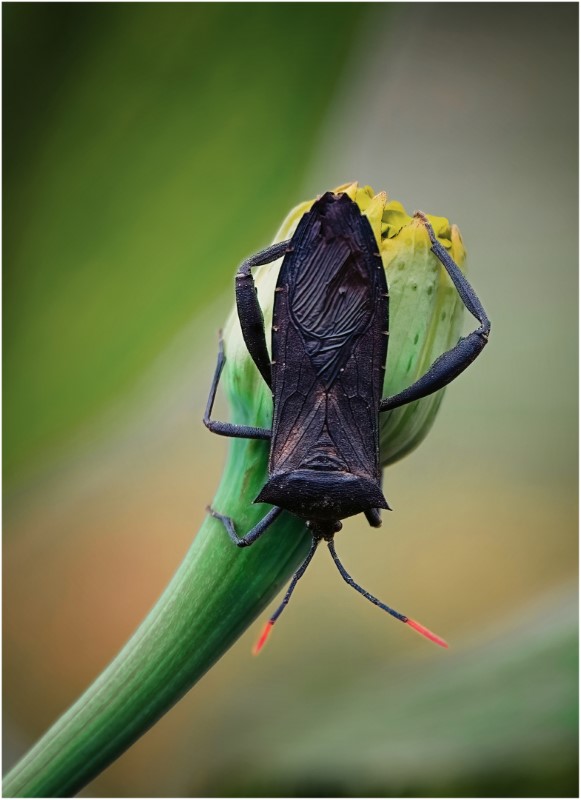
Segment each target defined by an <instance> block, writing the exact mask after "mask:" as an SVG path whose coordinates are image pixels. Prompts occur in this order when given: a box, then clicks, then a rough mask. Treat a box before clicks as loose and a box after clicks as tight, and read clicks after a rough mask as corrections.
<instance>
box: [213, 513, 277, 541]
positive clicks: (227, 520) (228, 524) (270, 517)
mask: <svg viewBox="0 0 581 800" xmlns="http://www.w3.org/2000/svg"><path fill="white" fill-rule="evenodd" d="M206 510H207V511H208V513H209V514H210V515H211V516H212V517H214V518H215V519H219V520H220V522H221V523H222V525H223V526H224V527H225V528H226V532H227V533H228V536H229V537H230V538H231V539H232V541H233V542H234V544H235V545H236V547H248V546H249V545H251V544H253V543H254V542H255V541H256V540H257V539H258V538H259V537H260V536H262V534H263V533H264V532H265V531H266V530H267V528H269V527H270V526H271V525H272V523H273V522H274V521H275V519H276V518H277V517H278V516H279V515H280V514H281V513H282V510H283V509H282V508H279V507H278V506H274V507H273V508H271V510H270V511H269V512H268V514H266V516H265V517H263V518H262V519H261V520H260V522H259V523H258V524H256V525H255V526H254V528H252V529H251V530H250V531H248V533H247V534H246V535H245V536H238V534H237V533H236V528H235V527H234V522H233V521H232V519H231V517H227V516H225V515H224V514H220V513H219V512H218V511H214V509H213V508H212V507H211V506H208V507H207V509H206Z"/></svg>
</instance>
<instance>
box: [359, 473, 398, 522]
mask: <svg viewBox="0 0 581 800" xmlns="http://www.w3.org/2000/svg"><path fill="white" fill-rule="evenodd" d="M381 486H382V488H383V470H382V471H381ZM387 510H388V511H391V506H390V505H389V503H388V504H387ZM363 513H364V514H365V518H366V519H367V522H369V524H370V525H371V527H372V528H381V509H380V508H368V509H367V511H364V512H363Z"/></svg>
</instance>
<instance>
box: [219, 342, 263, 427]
mask: <svg viewBox="0 0 581 800" xmlns="http://www.w3.org/2000/svg"><path fill="white" fill-rule="evenodd" d="M225 363H226V356H225V355H224V342H223V340H222V331H220V341H219V345H218V361H217V363H216V371H215V372H214V377H213V379H212V385H211V387H210V394H209V395H208V402H207V404H206V411H205V412H204V425H205V426H206V428H208V430H210V431H212V433H217V434H219V435H220V436H232V437H235V438H238V439H270V436H271V432H270V431H269V430H268V428H252V427H250V426H249V425H233V424H232V423H230V422H218V421H217V420H213V419H210V416H211V414H212V408H213V406H214V400H215V399H216V391H217V389H218V384H219V382H220V375H221V374H222V369H223V368H224V364H225Z"/></svg>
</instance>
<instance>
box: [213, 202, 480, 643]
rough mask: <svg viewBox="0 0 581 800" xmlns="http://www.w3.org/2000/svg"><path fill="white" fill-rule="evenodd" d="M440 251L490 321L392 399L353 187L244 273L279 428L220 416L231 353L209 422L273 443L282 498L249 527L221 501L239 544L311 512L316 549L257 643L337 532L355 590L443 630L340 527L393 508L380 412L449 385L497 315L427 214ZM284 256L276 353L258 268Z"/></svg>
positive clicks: (382, 321) (271, 487)
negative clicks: (372, 589) (362, 572)
mask: <svg viewBox="0 0 581 800" xmlns="http://www.w3.org/2000/svg"><path fill="white" fill-rule="evenodd" d="M416 216H417V217H418V218H419V219H420V220H421V222H422V223H423V224H424V225H425V227H426V230H427V232H428V234H429V237H430V241H431V249H432V252H433V253H434V254H435V255H436V257H437V258H438V259H439V261H440V262H441V264H442V266H443V267H444V268H445V270H446V272H447V273H448V275H449V276H450V278H451V280H452V282H453V284H454V286H455V287H456V290H457V291H458V294H459V295H460V297H461V299H462V301H463V303H464V305H465V306H466V308H467V309H468V310H469V311H470V313H471V314H472V315H473V316H474V317H475V318H476V319H477V320H478V322H479V327H478V328H477V329H476V330H474V331H473V332H472V333H470V334H469V335H468V336H466V337H464V338H461V339H460V341H459V342H458V343H457V344H456V346H455V347H453V348H451V349H450V350H448V351H447V352H445V353H444V354H443V355H441V356H440V357H439V358H437V359H436V360H435V361H434V363H433V364H432V366H431V367H430V368H429V369H428V371H427V372H426V373H425V374H424V375H423V376H422V377H421V378H420V379H419V380H417V381H416V382H415V383H413V384H412V385H411V386H409V387H408V388H407V389H405V390H404V391H402V392H399V393H398V394H396V395H393V396H392V397H387V398H383V399H382V396H381V395H382V388H383V383H384V373H385V369H386V359H387V349H388V337H389V325H388V321H389V292H388V287H387V280H386V275H385V271H384V268H383V263H382V260H381V256H380V254H379V247H378V244H377V241H376V239H375V235H374V233H373V231H372V229H371V226H370V224H369V222H368V220H367V218H366V217H365V216H363V215H362V214H361V211H360V209H359V207H358V205H357V204H356V203H355V202H353V201H352V200H351V199H350V198H349V196H348V195H347V194H343V193H339V194H333V193H331V192H327V193H326V194H324V195H323V196H322V197H321V198H320V199H319V200H317V201H316V202H315V203H314V204H313V206H312V207H311V209H310V211H308V212H307V213H305V214H304V215H303V217H302V218H301V220H300V221H299V224H298V227H297V229H296V232H295V233H294V235H293V236H292V238H291V239H289V240H287V241H284V242H280V243H278V244H275V245H273V246H272V247H269V248H267V249H266V250H262V251H261V252H259V253H257V254H256V255H254V256H252V257H250V258H248V259H247V260H246V261H244V262H243V264H242V265H241V266H240V268H239V270H238V272H237V274H236V306H237V312H238V317H239V320H240V326H241V330H242V335H243V337H244V342H245V344H246V347H247V348H248V352H249V354H250V356H251V357H252V359H253V361H254V363H255V364H256V366H257V368H258V370H259V371H260V374H261V375H262V377H263V379H264V380H265V381H266V383H267V384H268V386H269V387H270V389H271V391H272V400H273V422H272V429H266V428H253V427H249V426H241V425H233V424H230V423H226V422H218V421H215V420H212V419H211V413H212V407H213V404H214V398H215V395H216V390H217V387H218V383H219V380H220V374H221V372H222V368H223V366H224V362H225V356H224V350H223V345H222V341H221V340H220V347H219V354H218V363H217V366H216V371H215V374H214V379H213V381H212V386H211V389H210V395H209V397H208V403H207V407H206V412H205V415H204V423H205V425H206V426H207V427H208V428H209V429H210V430H211V431H213V432H214V433H218V434H221V435H223V436H233V437H245V438H250V439H265V440H268V441H269V442H270V454H269V464H268V480H267V482H266V484H265V485H264V487H263V488H262V491H261V492H260V493H259V495H258V497H257V498H256V500H255V502H257V503H269V504H271V505H272V509H271V510H270V511H269V512H268V513H267V514H266V515H265V516H264V518H263V519H262V520H261V521H260V522H259V523H258V524H257V525H256V526H255V527H254V528H253V529H252V530H250V531H249V532H248V533H246V534H245V535H243V536H239V535H238V533H237V531H236V528H235V525H234V521H233V520H232V519H230V518H229V517H227V516H225V515H223V514H220V513H219V511H217V510H215V509H211V508H210V509H209V511H210V513H211V514H212V515H213V516H214V517H216V518H217V519H219V520H220V521H221V522H222V524H223V525H224V527H225V529H226V531H227V533H228V535H229V536H230V538H231V539H232V541H233V542H234V543H235V544H236V545H237V546H238V547H247V546H249V545H251V544H252V543H253V542H255V541H256V540H257V539H258V538H259V537H260V536H261V535H262V534H263V533H264V532H265V531H266V530H267V529H268V527H269V526H270V525H271V523H272V522H273V521H274V520H275V519H276V518H277V517H278V516H279V515H280V514H281V513H282V512H283V511H286V512H290V513H291V514H294V515H296V516H298V517H300V518H301V519H304V520H305V523H306V525H307V526H308V528H309V529H310V532H311V534H312V544H311V548H310V551H309V553H308V555H307V557H306V559H305V560H304V562H303V563H302V565H301V566H300V567H299V569H298V570H297V571H296V573H295V574H294V576H293V578H292V580H291V583H290V586H289V588H288V590H287V592H286V595H285V597H284V599H283V601H282V603H281V604H280V606H279V607H278V608H277V610H276V611H275V613H274V614H273V615H272V617H271V618H270V619H269V621H268V623H267V624H266V627H265V629H264V631H263V633H262V636H261V637H260V640H259V641H258V643H257V646H256V648H255V652H258V651H259V650H260V648H261V647H262V645H263V644H264V642H265V641H266V638H267V636H268V634H269V633H270V630H271V629H272V626H273V625H274V623H275V622H276V620H277V619H278V617H279V616H280V614H281V613H282V611H283V610H284V608H285V607H286V605H287V603H288V601H289V599H290V596H291V594H292V592H293V590H294V588H295V586H296V584H297V582H298V581H299V579H300V578H301V577H302V575H303V574H304V572H305V570H306V568H307V566H308V565H309V563H310V561H311V559H312V558H313V555H314V553H315V550H316V548H317V546H318V544H319V543H320V542H321V541H325V542H326V543H327V547H328V549H329V551H330V553H331V556H332V558H333V561H334V562H335V564H336V566H337V568H338V570H339V572H340V574H341V576H342V577H343V579H344V580H345V581H346V583H348V584H349V585H350V586H352V587H353V588H354V589H355V590H356V591H358V592H359V593H360V594H362V595H363V596H364V597H366V598H367V599H368V600H370V601H371V602H372V603H374V604H375V605H377V606H379V607H380V608H381V609H383V610H384V611H387V612H388V613H389V614H391V615H392V616H393V617H395V618H396V619H398V620H400V621H401V622H404V623H406V624H407V625H409V626H410V627H412V628H413V629H414V630H416V631H417V632H419V633H421V634H423V635H424V636H426V637H427V638H428V639H431V640H432V641H434V642H436V643H437V644H439V645H441V646H443V647H446V646H447V645H446V642H445V641H444V640H443V639H441V638H440V637H439V636H436V635H435V634H434V633H432V632H431V631H429V630H428V629H427V628H424V626H422V625H420V624H419V623H418V622H416V621H415V620H412V619H410V618H409V617H407V616H405V615H404V614H400V613H399V612H398V611H395V610H394V609H393V608H390V607H389V606H387V605H386V604H385V603H382V602H381V601H380V600H378V599H377V598H376V597H374V596H373V595H371V594H369V593H368V592H366V591H365V589H363V588H362V587H361V586H359V585H358V584H357V583H356V582H355V581H354V580H353V578H352V577H351V576H350V575H349V573H348V572H347V571H346V569H345V567H344V566H343V565H342V563H341V562H340V561H339V558H338V556H337V553H336V550H335V546H334V541H333V539H334V536H335V534H336V533H337V532H338V531H339V530H341V527H342V523H341V520H342V519H345V518H346V517H351V516H353V515H355V514H360V513H363V514H364V515H365V516H366V518H367V521H368V522H369V524H370V525H372V526H373V527H379V526H380V525H381V517H380V510H381V509H389V505H388V503H387V501H386V499H385V497H384V495H383V491H382V487H381V465H380V457H379V415H380V414H381V413H383V412H385V411H390V410H392V409H395V408H398V407H399V406H402V405H405V404H407V403H411V402H413V401H415V400H419V399H421V398H422V397H426V396H427V395H429V394H431V393H432V392H435V391H437V390H438V389H441V388H443V387H444V386H446V385H447V384H448V383H450V381H452V380H453V379H454V378H456V377H457V376H458V375H459V374H460V373H461V372H462V371H463V370H465V369H466V367H468V365H469V364H470V363H471V362H472V361H473V360H474V359H475V358H476V357H477V356H478V355H479V353H480V352H481V351H482V349H483V348H484V346H485V344H486V343H487V341H488V335H489V332H490V321H489V320H488V317H487V316H486V313H485V311H484V309H483V307H482V305H481V303H480V301H479V300H478V298H477V296H476V294H475V293H474V291H473V289H472V288H471V286H470V284H469V283H468V281H467V280H466V278H465V277H464V275H463V273H462V272H461V270H460V268H459V267H458V266H457V264H455V262H454V261H453V259H452V258H451V257H450V255H449V254H448V252H447V251H446V249H445V248H444V247H443V246H442V245H441V244H440V243H439V242H438V240H437V238H436V236H435V234H434V231H433V229H432V226H431V225H430V223H429V221H428V219H427V218H426V217H425V216H424V215H423V214H422V213H420V212H418V213H417V215H416ZM281 257H283V261H282V265H281V268H280V272H279V275H278V281H277V286H276V290H275V298H274V309H273V324H272V360H271V359H270V357H269V355H268V350H267V346H266V336H265V330H264V321H263V317H262V311H261V309H260V306H259V303H258V298H257V294H256V288H255V285H254V279H253V277H252V271H251V270H252V268H253V267H257V266H261V265H263V264H268V263H271V262H273V261H276V260H278V259H279V258H281Z"/></svg>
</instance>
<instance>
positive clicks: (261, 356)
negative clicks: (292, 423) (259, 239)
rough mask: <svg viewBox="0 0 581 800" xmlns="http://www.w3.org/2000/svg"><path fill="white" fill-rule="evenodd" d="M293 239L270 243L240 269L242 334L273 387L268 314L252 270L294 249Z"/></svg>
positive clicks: (238, 293) (238, 301) (238, 287)
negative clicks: (266, 320)
mask: <svg viewBox="0 0 581 800" xmlns="http://www.w3.org/2000/svg"><path fill="white" fill-rule="evenodd" d="M290 242H291V240H290V239H288V240H287V241H285V242H278V243H277V244H273V245H272V246H271V247H267V248H266V250H261V251H260V252H259V253H256V255H254V256H250V258H247V259H246V261H244V262H243V263H242V264H241V266H240V268H239V270H238V272H237V273H236V308H237V310H238V319H239V320H240V328H241V329H242V337H243V339H244V342H245V343H246V347H247V348H248V352H249V353H250V356H251V358H252V360H253V361H254V363H255V364H256V366H257V367H258V369H259V371H260V374H261V375H262V377H263V378H264V380H265V381H266V384H267V386H269V387H272V379H271V374H270V357H269V355H268V349H267V347H266V336H265V333H264V317H263V316H262V309H261V308H260V304H259V302H258V295H257V294H256V286H255V285H254V278H253V277H252V273H251V271H250V270H251V269H252V267H261V266H262V265H264V264H269V263H270V262H271V261H276V260H277V259H278V258H280V257H281V256H284V255H285V254H286V253H288V252H290V250H289V247H290Z"/></svg>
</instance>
